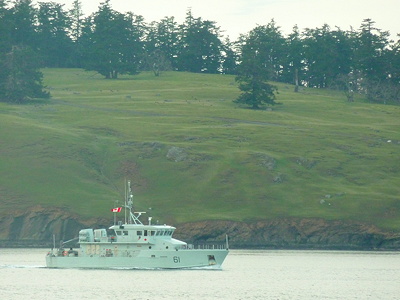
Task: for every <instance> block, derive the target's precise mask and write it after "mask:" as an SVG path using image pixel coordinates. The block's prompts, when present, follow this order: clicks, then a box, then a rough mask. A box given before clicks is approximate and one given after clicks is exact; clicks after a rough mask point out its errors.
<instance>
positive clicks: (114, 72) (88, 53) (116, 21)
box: [82, 0, 143, 79]
mask: <svg viewBox="0 0 400 300" xmlns="http://www.w3.org/2000/svg"><path fill="white" fill-rule="evenodd" d="M109 2H110V1H109V0H107V1H106V2H104V3H102V5H101V6H100V7H99V10H98V11H97V12H96V13H95V14H94V15H92V16H91V18H88V19H87V20H86V23H85V28H84V29H83V30H84V33H83V36H82V44H83V46H84V47H85V53H84V61H85V62H84V66H85V68H86V69H87V70H94V71H97V72H99V73H100V74H102V75H103V76H105V77H106V78H114V79H115V78H117V77H118V74H126V73H128V74H135V73H137V72H138V70H139V63H140V59H141V57H142V55H143V43H142V41H141V38H142V35H143V31H142V27H141V23H142V22H143V19H142V17H140V16H135V15H133V14H130V13H128V14H126V15H124V14H121V13H119V12H117V11H115V10H113V9H112V8H111V6H110V4H109Z"/></svg>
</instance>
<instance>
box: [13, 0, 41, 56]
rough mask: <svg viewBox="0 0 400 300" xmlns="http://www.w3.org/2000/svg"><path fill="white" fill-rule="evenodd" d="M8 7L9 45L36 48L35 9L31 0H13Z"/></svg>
mask: <svg viewBox="0 0 400 300" xmlns="http://www.w3.org/2000/svg"><path fill="white" fill-rule="evenodd" d="M13 4H14V6H13V7H12V8H11V9H10V13H11V18H12V19H11V20H12V27H11V28H12V29H11V37H12V40H11V45H20V46H21V45H23V46H28V47H30V48H31V49H33V50H36V49H37V46H38V43H37V33H36V23H37V22H36V21H37V18H36V15H37V11H36V9H35V8H34V6H33V3H32V1H31V0H15V1H14V3H13Z"/></svg>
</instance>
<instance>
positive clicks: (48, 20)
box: [37, 2, 72, 68]
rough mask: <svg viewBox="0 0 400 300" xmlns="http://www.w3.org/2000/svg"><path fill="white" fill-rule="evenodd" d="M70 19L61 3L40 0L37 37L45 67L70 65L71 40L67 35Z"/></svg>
mask: <svg viewBox="0 0 400 300" xmlns="http://www.w3.org/2000/svg"><path fill="white" fill-rule="evenodd" d="M69 28H70V19H69V17H68V14H67V12H66V11H65V10H64V9H63V5H61V4H58V3H54V2H40V3H39V10H38V25H37V37H38V43H39V45H40V47H39V54H40V56H41V59H42V61H43V64H44V66H46V67H56V68H60V67H61V68H62V67H70V66H71V58H70V55H71V51H72V40H71V38H70V37H69V33H68V31H69Z"/></svg>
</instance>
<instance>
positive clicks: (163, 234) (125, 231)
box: [46, 181, 229, 269]
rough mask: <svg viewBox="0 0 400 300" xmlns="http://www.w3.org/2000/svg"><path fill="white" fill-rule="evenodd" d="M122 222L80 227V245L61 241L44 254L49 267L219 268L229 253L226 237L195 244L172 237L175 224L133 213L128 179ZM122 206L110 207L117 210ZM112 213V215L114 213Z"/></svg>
mask: <svg viewBox="0 0 400 300" xmlns="http://www.w3.org/2000/svg"><path fill="white" fill-rule="evenodd" d="M123 208H124V209H125V221H124V222H122V221H119V222H116V218H115V217H114V225H112V226H111V227H109V228H108V230H107V229H105V228H101V229H92V228H89V229H82V230H80V231H79V237H78V238H76V239H73V240H77V239H78V240H79V241H78V243H79V248H77V249H72V248H69V249H68V248H67V247H66V244H67V243H68V242H71V241H72V240H71V241H67V242H64V243H61V245H60V247H59V248H58V249H56V247H53V248H52V249H51V250H50V251H49V252H48V254H47V256H46V266H47V267H48V268H91V269H109V268H122V269H183V268H207V269H208V268H209V269H220V268H221V266H222V263H223V262H224V260H225V258H226V256H227V255H228V252H229V246H228V238H226V241H225V243H222V244H220V245H204V246H199V247H194V246H193V245H190V244H187V243H186V242H183V241H180V240H177V239H174V238H173V237H172V236H173V234H174V231H175V229H176V228H175V227H173V226H169V225H153V224H152V223H151V217H149V218H148V224H143V223H142V222H141V221H140V220H139V218H140V216H141V215H142V214H143V213H144V212H133V211H132V208H133V195H132V191H131V187H130V182H129V181H128V184H127V191H126V197H125V204H124V206H123ZM121 210H122V207H117V208H114V209H112V211H113V212H114V213H118V212H120V211H121ZM114 216H115V215H114Z"/></svg>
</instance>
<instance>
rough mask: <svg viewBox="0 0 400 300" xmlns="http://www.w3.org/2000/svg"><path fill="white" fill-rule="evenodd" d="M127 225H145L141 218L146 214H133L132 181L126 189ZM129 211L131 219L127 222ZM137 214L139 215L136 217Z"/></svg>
mask: <svg viewBox="0 0 400 300" xmlns="http://www.w3.org/2000/svg"><path fill="white" fill-rule="evenodd" d="M124 207H125V224H136V225H139V224H140V225H143V224H142V222H140V220H139V217H140V216H141V215H142V214H144V213H145V212H132V208H133V194H132V189H131V181H130V180H128V185H127V186H126V187H125V205H124ZM128 211H129V219H128V220H127V213H128ZM135 214H137V215H135Z"/></svg>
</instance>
